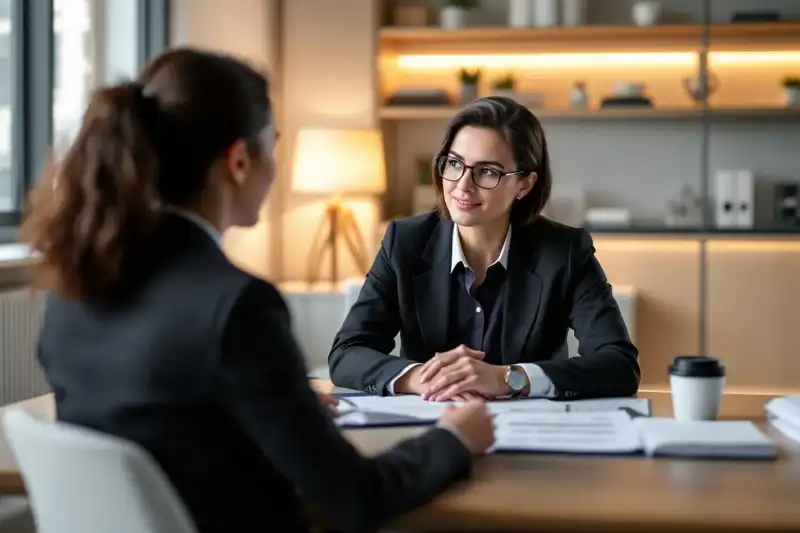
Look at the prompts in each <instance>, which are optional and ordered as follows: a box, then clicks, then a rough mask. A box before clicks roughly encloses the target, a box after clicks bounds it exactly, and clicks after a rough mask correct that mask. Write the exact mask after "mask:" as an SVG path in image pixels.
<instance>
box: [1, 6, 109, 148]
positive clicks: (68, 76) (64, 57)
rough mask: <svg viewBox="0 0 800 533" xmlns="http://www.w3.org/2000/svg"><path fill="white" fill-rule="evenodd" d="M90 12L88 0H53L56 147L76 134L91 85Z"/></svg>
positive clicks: (54, 125)
mask: <svg viewBox="0 0 800 533" xmlns="http://www.w3.org/2000/svg"><path fill="white" fill-rule="evenodd" d="M0 1H2V0H0ZM90 11H91V0H54V2H53V36H54V39H53V65H54V73H53V144H54V147H55V148H56V149H57V150H58V149H61V148H63V147H64V146H65V145H67V144H68V143H69V142H70V141H72V139H73V138H74V136H75V134H76V133H77V131H78V128H79V127H80V124H81V119H82V117H83V113H84V111H85V110H86V105H87V104H88V101H89V95H90V93H91V89H92V86H93V65H94V53H93V50H92V44H93V42H92V34H91V31H92V23H91V22H92V21H91V15H90Z"/></svg>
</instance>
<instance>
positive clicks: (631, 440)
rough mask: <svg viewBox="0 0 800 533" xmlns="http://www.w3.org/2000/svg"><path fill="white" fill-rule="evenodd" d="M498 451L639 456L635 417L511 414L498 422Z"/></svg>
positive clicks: (603, 414) (495, 447)
mask: <svg viewBox="0 0 800 533" xmlns="http://www.w3.org/2000/svg"><path fill="white" fill-rule="evenodd" d="M495 422H496V424H495V427H496V430H495V431H496V432H495V438H496V440H495V446H494V450H495V451H498V452H501V451H502V452H562V453H612V454H631V453H639V452H640V451H641V449H642V446H641V439H640V438H639V433H638V432H637V431H636V428H635V426H634V425H633V424H632V423H631V417H630V416H628V415H627V414H626V413H624V412H620V411H617V412H611V413H521V412H516V413H515V412H509V413H505V414H502V415H499V416H498V417H497V418H496V419H495Z"/></svg>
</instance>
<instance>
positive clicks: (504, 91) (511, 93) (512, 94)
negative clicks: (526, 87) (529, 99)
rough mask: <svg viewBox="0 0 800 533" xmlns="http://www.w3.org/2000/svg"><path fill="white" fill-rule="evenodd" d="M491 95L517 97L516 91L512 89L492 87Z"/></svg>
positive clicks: (513, 98) (514, 98)
mask: <svg viewBox="0 0 800 533" xmlns="http://www.w3.org/2000/svg"><path fill="white" fill-rule="evenodd" d="M492 96H504V97H506V98H511V99H512V100H516V99H517V91H515V90H514V89H496V88H495V89H492Z"/></svg>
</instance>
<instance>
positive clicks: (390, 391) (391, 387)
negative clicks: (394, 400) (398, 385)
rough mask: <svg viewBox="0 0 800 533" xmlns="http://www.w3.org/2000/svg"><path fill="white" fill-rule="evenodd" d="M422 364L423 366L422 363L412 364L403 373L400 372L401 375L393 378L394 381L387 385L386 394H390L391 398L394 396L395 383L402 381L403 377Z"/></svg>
mask: <svg viewBox="0 0 800 533" xmlns="http://www.w3.org/2000/svg"><path fill="white" fill-rule="evenodd" d="M420 364H421V363H411V364H410V365H408V366H407V367H405V368H404V369H403V370H401V371H400V372H399V373H398V374H397V375H396V376H395V377H393V378H392V380H391V381H390V382H389V383H388V384H387V385H386V392H387V393H388V394H389V395H390V396H394V384H395V382H396V381H397V380H398V379H400V378H402V377H403V376H405V375H406V374H407V373H408V371H409V370H411V369H412V368H414V367H415V366H420Z"/></svg>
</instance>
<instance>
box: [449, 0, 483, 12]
mask: <svg viewBox="0 0 800 533" xmlns="http://www.w3.org/2000/svg"><path fill="white" fill-rule="evenodd" d="M443 3H444V5H445V7H458V8H460V9H465V10H467V11H469V10H470V9H475V8H476V7H478V4H480V0H444V2H443Z"/></svg>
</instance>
